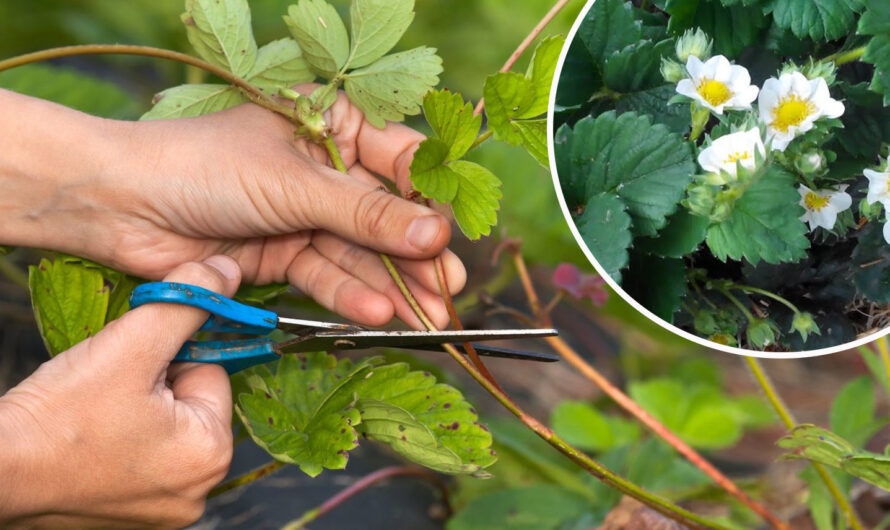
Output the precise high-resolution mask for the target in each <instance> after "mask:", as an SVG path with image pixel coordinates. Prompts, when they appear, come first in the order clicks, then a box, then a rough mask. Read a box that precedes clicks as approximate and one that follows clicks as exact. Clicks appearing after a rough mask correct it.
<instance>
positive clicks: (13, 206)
mask: <svg viewBox="0 0 890 530" xmlns="http://www.w3.org/2000/svg"><path fill="white" fill-rule="evenodd" d="M0 113H2V115H3V116H4V120H2V121H0V136H2V137H3V138H4V146H3V147H4V149H2V150H0V189H3V190H4V193H3V194H2V195H0V244H9V245H16V246H30V247H39V248H46V249H51V250H58V251H62V252H69V253H73V254H79V255H84V256H87V257H90V256H91V255H95V254H97V252H96V251H95V247H96V245H97V244H98V243H99V242H100V241H101V240H102V239H103V227H104V228H107V222H105V221H107V219H105V217H107V213H108V211H109V210H110V209H111V208H110V205H109V204H108V197H109V196H113V194H112V193H111V192H110V190H108V189H107V186H106V184H105V183H106V181H107V178H106V176H107V175H108V170H109V166H111V165H112V164H114V163H116V162H115V158H116V157H117V155H118V153H119V152H120V144H121V143H122V142H121V141H119V140H117V139H116V137H115V135H114V130H115V128H116V127H117V125H116V124H117V123H118V122H114V121H112V120H104V119H101V118H97V117H94V116H90V115H87V114H83V113H81V112H78V111H74V110H71V109H68V108H66V107H62V106H60V105H56V104H54V103H50V102H47V101H43V100H39V99H35V98H30V97H27V96H22V95H19V94H15V93H12V92H6V91H3V90H0Z"/></svg>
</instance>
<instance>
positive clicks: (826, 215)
mask: <svg viewBox="0 0 890 530" xmlns="http://www.w3.org/2000/svg"><path fill="white" fill-rule="evenodd" d="M812 217H813V220H814V221H815V222H816V226H821V227H822V228H825V229H826V230H831V229H832V228H834V223H836V222H837V210H835V209H834V208H832V207H831V206H825V207H824V208H822V210H820V211H818V212H813V214H812Z"/></svg>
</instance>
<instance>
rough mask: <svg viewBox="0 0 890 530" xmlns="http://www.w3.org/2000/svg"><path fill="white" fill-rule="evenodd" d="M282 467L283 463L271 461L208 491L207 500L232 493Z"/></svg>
mask: <svg viewBox="0 0 890 530" xmlns="http://www.w3.org/2000/svg"><path fill="white" fill-rule="evenodd" d="M282 467H284V462H279V461H278V460H273V461H271V462H269V463H268V464H265V465H262V466H260V467H258V468H256V469H252V470H250V471H248V472H247V473H244V474H243V475H239V476H237V477H235V478H233V479H231V480H229V481H227V482H223V483H222V484H220V485H219V486H217V487H215V488H213V489H212V490H210V493H209V494H207V498H208V499H209V498H212V497H216V496H217V495H222V494H223V493H226V492H227V491H232V490H233V489H236V488H240V487H241V486H246V485H247V484H250V483H251V482H256V481H257V480H259V479H261V478H263V477H266V476H268V475H271V474H272V473H274V472H275V471H278V470H279V469H281V468H282Z"/></svg>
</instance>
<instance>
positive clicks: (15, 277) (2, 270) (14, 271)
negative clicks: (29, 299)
mask: <svg viewBox="0 0 890 530" xmlns="http://www.w3.org/2000/svg"><path fill="white" fill-rule="evenodd" d="M0 274H2V275H3V276H6V279H8V280H9V281H11V282H12V283H14V284H16V285H18V286H19V287H24V288H25V289H30V287H29V286H28V274H27V273H26V272H24V271H23V270H22V269H20V268H18V267H16V265H15V263H13V262H11V261H9V258H7V257H2V258H0Z"/></svg>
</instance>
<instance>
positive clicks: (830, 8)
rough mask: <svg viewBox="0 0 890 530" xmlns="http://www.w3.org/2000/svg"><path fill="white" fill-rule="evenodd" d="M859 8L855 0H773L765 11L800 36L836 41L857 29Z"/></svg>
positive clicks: (778, 24) (779, 23)
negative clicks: (856, 22)
mask: <svg viewBox="0 0 890 530" xmlns="http://www.w3.org/2000/svg"><path fill="white" fill-rule="evenodd" d="M858 8H859V3H858V2H855V1H852V0H772V2H771V3H769V4H767V5H766V7H765V11H766V12H767V13H770V12H771V13H772V14H773V19H774V20H775V21H776V25H777V26H779V27H780V28H782V29H788V30H791V33H793V34H794V35H795V36H797V37H800V38H805V37H809V38H811V39H813V40H816V41H820V40H821V41H832V40H835V39H839V38H841V37H844V36H846V35H847V34H848V33H849V32H850V31H851V30H852V29H853V27H854V24H855V21H856V20H855V19H856V12H857V11H858Z"/></svg>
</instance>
